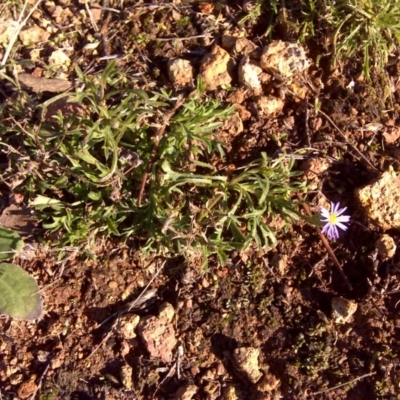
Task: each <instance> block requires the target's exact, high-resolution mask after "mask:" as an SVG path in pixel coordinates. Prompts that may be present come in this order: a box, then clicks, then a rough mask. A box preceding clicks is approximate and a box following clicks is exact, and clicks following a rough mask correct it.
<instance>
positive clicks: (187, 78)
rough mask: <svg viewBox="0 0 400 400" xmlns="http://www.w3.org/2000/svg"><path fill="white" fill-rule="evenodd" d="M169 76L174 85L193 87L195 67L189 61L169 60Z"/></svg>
mask: <svg viewBox="0 0 400 400" xmlns="http://www.w3.org/2000/svg"><path fill="white" fill-rule="evenodd" d="M168 75H169V79H170V80H171V82H172V83H173V84H174V85H177V86H186V85H191V84H192V82H193V67H192V65H191V64H190V62H189V61H188V60H184V59H182V58H176V59H174V60H169V61H168Z"/></svg>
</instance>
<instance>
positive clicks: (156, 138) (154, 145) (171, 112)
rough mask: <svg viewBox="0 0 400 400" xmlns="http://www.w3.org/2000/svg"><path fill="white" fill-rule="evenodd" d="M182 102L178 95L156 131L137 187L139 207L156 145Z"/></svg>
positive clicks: (155, 153) (155, 151)
mask: <svg viewBox="0 0 400 400" xmlns="http://www.w3.org/2000/svg"><path fill="white" fill-rule="evenodd" d="M184 102H185V100H184V98H183V97H178V100H177V102H176V104H175V106H174V108H173V109H172V110H171V111H170V112H169V113H168V114H167V115H166V116H165V117H164V123H163V124H162V126H161V128H160V129H159V130H158V132H157V134H156V137H155V138H154V143H153V147H152V148H151V152H150V159H149V162H148V164H147V168H146V171H145V173H144V174H143V177H142V182H141V184H140V189H139V194H138V206H139V207H140V206H141V204H142V198H143V193H144V188H145V187H146V181H147V178H148V176H149V173H150V171H151V168H152V167H153V163H154V161H155V158H156V155H157V149H158V145H159V144H160V140H161V138H162V136H163V135H164V133H165V129H166V128H167V126H168V123H169V121H170V119H171V118H172V117H173V116H174V115H175V112H176V110H177V109H178V108H180V107H181V106H182V104H183V103H184Z"/></svg>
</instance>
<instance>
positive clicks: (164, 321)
mask: <svg viewBox="0 0 400 400" xmlns="http://www.w3.org/2000/svg"><path fill="white" fill-rule="evenodd" d="M167 308H168V307H167ZM165 311H166V310H165V309H164V310H162V312H161V313H160V316H159V317H153V316H147V317H144V318H143V319H142V320H141V321H140V323H139V325H138V333H139V336H140V338H141V339H142V340H143V342H144V344H145V346H146V348H147V351H148V352H149V353H150V355H151V356H152V357H154V358H161V360H163V361H164V362H171V361H172V360H173V354H172V352H173V350H174V348H175V346H176V343H177V340H176V338H175V329H174V326H173V325H172V324H171V322H170V319H169V318H170V313H169V312H168V311H167V312H165Z"/></svg>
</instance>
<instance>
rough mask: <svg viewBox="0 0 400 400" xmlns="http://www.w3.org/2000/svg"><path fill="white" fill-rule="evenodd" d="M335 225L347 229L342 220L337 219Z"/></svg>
mask: <svg viewBox="0 0 400 400" xmlns="http://www.w3.org/2000/svg"><path fill="white" fill-rule="evenodd" d="M335 226H338V227H339V228H340V229H342V230H343V231H347V226H346V225H344V224H342V223H341V222H339V221H337V222H336V224H335Z"/></svg>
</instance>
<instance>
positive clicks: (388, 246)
mask: <svg viewBox="0 0 400 400" xmlns="http://www.w3.org/2000/svg"><path fill="white" fill-rule="evenodd" d="M376 248H377V249H378V253H379V255H380V256H381V257H382V258H383V259H384V260H387V259H388V258H392V257H393V256H394V255H395V253H396V248H397V246H396V243H395V242H394V240H393V238H392V237H391V236H389V235H386V234H385V235H382V236H381V237H380V238H379V239H378V241H377V243H376Z"/></svg>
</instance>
